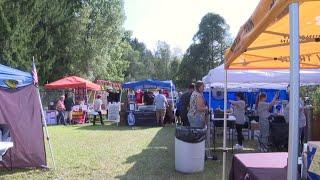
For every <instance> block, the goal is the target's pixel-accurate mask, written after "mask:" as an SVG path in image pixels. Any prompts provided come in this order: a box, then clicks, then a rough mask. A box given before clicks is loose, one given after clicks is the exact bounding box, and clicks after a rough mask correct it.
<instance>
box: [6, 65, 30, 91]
mask: <svg viewBox="0 0 320 180" xmlns="http://www.w3.org/2000/svg"><path fill="white" fill-rule="evenodd" d="M10 81H14V82H15V83H17V86H16V87H17V88H19V87H24V86H27V85H30V84H33V78H32V75H31V73H27V72H23V71H20V70H17V69H13V68H11V67H7V66H4V65H1V64H0V87H2V88H10V87H9V86H8V83H10Z"/></svg>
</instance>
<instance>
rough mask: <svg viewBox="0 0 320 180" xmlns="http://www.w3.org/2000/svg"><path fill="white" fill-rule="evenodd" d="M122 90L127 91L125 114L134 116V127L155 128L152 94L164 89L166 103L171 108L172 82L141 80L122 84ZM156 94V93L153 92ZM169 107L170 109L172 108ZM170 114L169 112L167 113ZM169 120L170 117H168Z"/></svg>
mask: <svg viewBox="0 0 320 180" xmlns="http://www.w3.org/2000/svg"><path fill="white" fill-rule="evenodd" d="M122 88H123V89H126V90H128V111H127V114H130V115H131V116H132V115H133V116H134V119H135V123H134V125H136V126H155V125H156V124H157V122H156V113H155V106H154V105H153V98H154V92H155V90H157V89H164V90H165V92H167V95H166V93H165V95H166V96H167V99H168V102H169V104H171V106H172V107H173V105H174V104H173V91H174V89H175V86H174V84H173V82H172V81H159V80H151V79H148V80H142V81H134V82H128V83H124V84H123V85H122ZM155 93H157V92H155ZM172 107H171V108H172ZM168 109H170V107H169V108H168ZM167 113H170V111H167ZM169 118H170V117H169Z"/></svg>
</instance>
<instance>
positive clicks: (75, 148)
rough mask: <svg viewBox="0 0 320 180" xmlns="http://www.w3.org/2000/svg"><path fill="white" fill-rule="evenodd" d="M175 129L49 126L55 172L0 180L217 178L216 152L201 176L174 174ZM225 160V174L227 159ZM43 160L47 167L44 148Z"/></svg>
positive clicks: (5, 175)
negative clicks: (213, 159)
mask: <svg viewBox="0 0 320 180" xmlns="http://www.w3.org/2000/svg"><path fill="white" fill-rule="evenodd" d="M174 130H175V129H174V127H173V126H170V127H165V128H161V127H155V128H144V127H135V128H133V129H132V128H131V127H125V126H119V127H117V126H115V125H110V124H107V125H104V126H100V124H98V125H96V126H92V125H74V126H49V133H50V136H51V141H52V145H53V148H54V150H53V151H54V156H55V159H56V164H57V170H56V171H53V170H13V171H7V170H1V172H0V179H152V180H153V179H221V171H222V153H221V152H216V154H217V155H218V157H219V160H218V161H207V162H206V164H205V171H204V172H202V173H196V174H181V173H178V172H176V171H175V168H174ZM245 143H246V144H245V146H246V147H247V149H245V152H248V151H255V150H254V148H252V147H257V143H256V142H255V141H249V142H248V141H246V142H245ZM218 146H220V147H221V138H220V139H219V143H218ZM227 158H228V171H227V172H229V167H230V164H231V159H232V154H231V153H230V154H228V156H227ZM47 159H48V163H49V165H50V166H51V165H52V162H51V157H50V154H49V150H48V148H47Z"/></svg>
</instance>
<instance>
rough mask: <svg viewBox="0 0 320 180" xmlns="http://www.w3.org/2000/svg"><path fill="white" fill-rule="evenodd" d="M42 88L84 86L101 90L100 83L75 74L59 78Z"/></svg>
mask: <svg viewBox="0 0 320 180" xmlns="http://www.w3.org/2000/svg"><path fill="white" fill-rule="evenodd" d="M44 88H45V89H68V88H73V89H75V88H85V89H88V90H94V91H100V90H101V87H100V85H98V84H95V83H93V82H91V81H88V80H86V79H83V78H80V77H77V76H69V77H65V78H62V79H60V80H57V81H54V82H52V83H49V84H46V85H45V86H44Z"/></svg>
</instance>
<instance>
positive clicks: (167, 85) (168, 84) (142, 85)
mask: <svg viewBox="0 0 320 180" xmlns="http://www.w3.org/2000/svg"><path fill="white" fill-rule="evenodd" d="M122 88H123V89H134V90H137V89H157V88H161V89H168V90H170V92H171V100H172V103H174V100H173V91H174V90H175V85H174V84H173V82H172V81H171V80H167V81H160V80H152V79H146V80H142V81H133V82H127V83H124V84H122ZM120 97H121V96H120Z"/></svg>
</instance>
